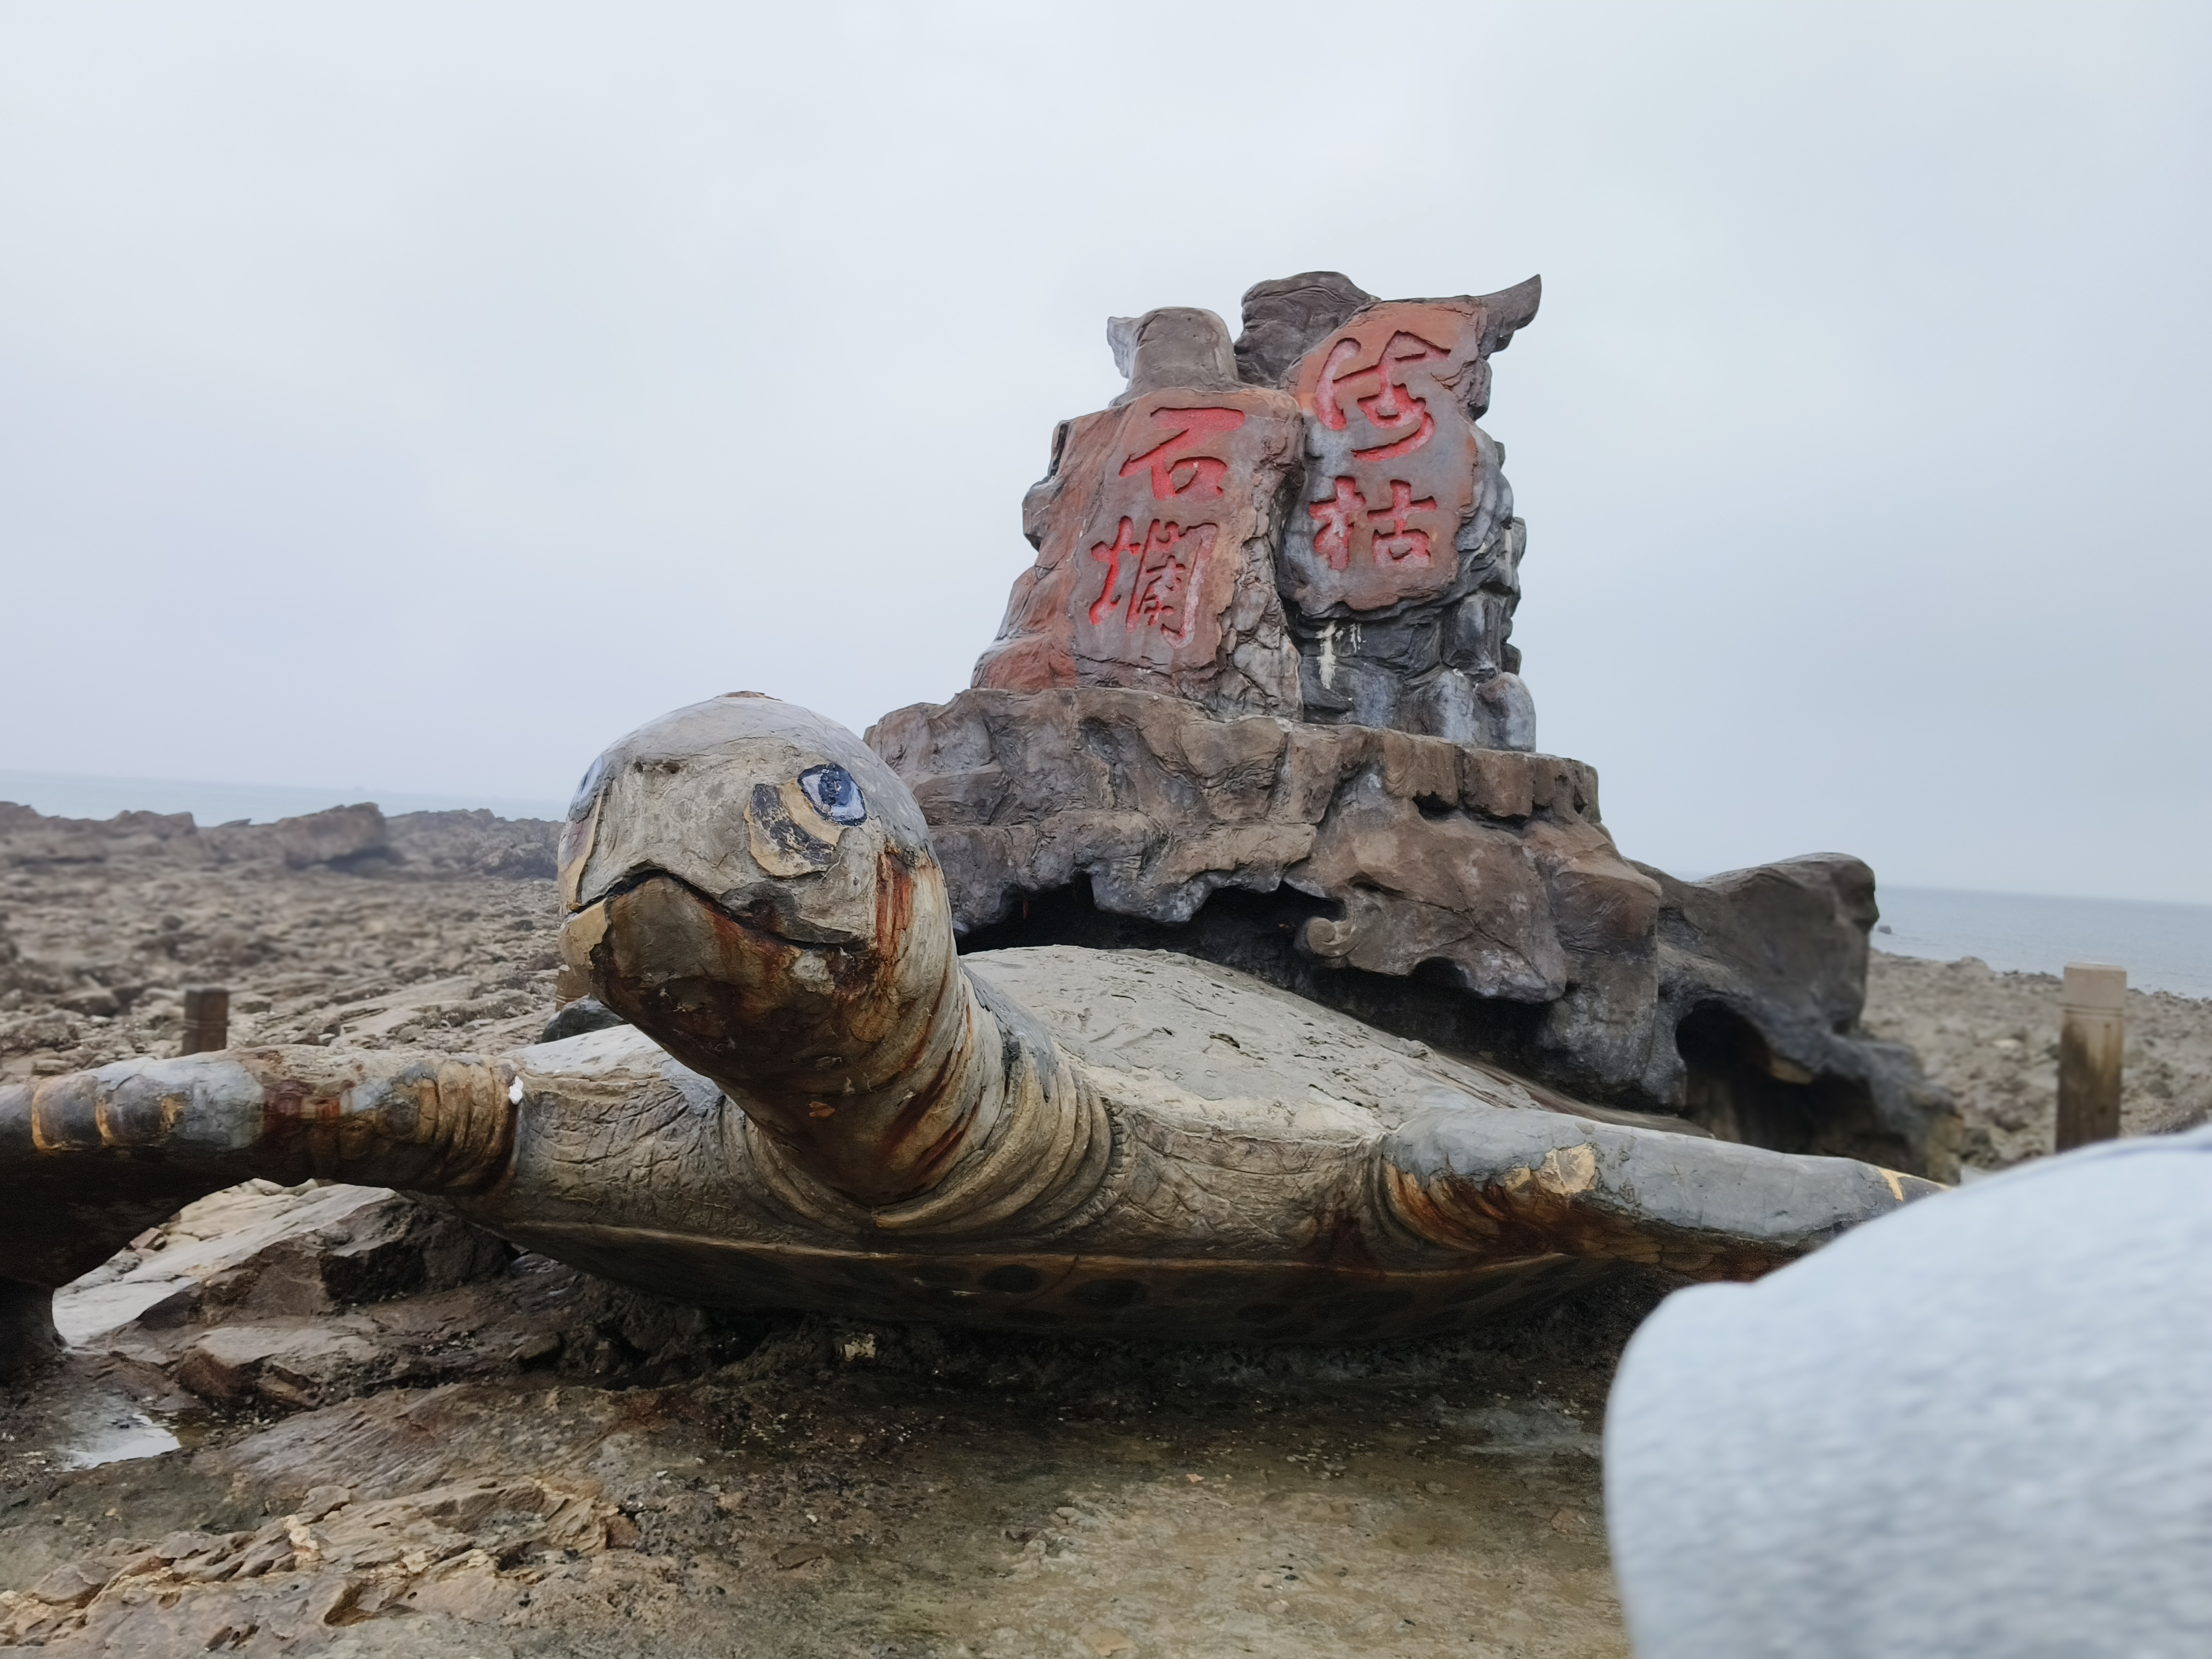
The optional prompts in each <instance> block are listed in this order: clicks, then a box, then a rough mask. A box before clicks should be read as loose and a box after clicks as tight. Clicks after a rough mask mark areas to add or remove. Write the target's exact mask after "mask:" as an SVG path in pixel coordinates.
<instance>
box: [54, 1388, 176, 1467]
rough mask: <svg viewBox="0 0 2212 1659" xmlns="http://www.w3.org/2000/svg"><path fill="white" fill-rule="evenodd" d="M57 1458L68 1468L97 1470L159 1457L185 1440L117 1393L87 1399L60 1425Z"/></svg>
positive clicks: (57, 1460) (56, 1449) (55, 1450)
mask: <svg viewBox="0 0 2212 1659" xmlns="http://www.w3.org/2000/svg"><path fill="white" fill-rule="evenodd" d="M59 1427H60V1434H59V1435H58V1444H57V1445H56V1446H55V1447H54V1450H53V1456H54V1461H55V1462H57V1463H58V1464H59V1465H60V1466H61V1467H62V1468H65V1469H96V1468H99V1467H100V1465H101V1464H103V1463H121V1462H127V1461H129V1460H130V1459H131V1458H135V1457H159V1456H161V1455H162V1454H163V1453H164V1452H173V1451H177V1450H179V1449H182V1448H183V1446H184V1442H183V1441H182V1440H180V1439H179V1438H178V1437H177V1434H176V1431H174V1430H173V1429H172V1428H171V1427H170V1426H169V1425H167V1424H166V1423H162V1422H161V1421H159V1420H158V1419H155V1418H153V1417H150V1416H149V1415H148V1414H147V1413H145V1412H143V1411H142V1410H140V1409H139V1408H138V1407H137V1406H134V1405H132V1404H131V1402H130V1401H127V1400H124V1399H120V1398H118V1397H117V1396H116V1395H97V1396H95V1397H94V1398H93V1399H90V1400H88V1401H84V1402H83V1403H82V1405H80V1406H79V1407H77V1408H76V1410H75V1411H73V1412H71V1413H70V1415H69V1417H68V1418H67V1419H65V1420H64V1422H63V1423H62V1424H61V1425H59Z"/></svg>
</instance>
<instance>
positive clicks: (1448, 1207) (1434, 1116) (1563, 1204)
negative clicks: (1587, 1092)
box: [1380, 1103, 1944, 1279]
mask: <svg viewBox="0 0 2212 1659" xmlns="http://www.w3.org/2000/svg"><path fill="white" fill-rule="evenodd" d="M1380 1152H1381V1160H1380V1170H1381V1175H1382V1188H1383V1193H1382V1199H1383V1203H1384V1205H1385V1206H1387V1207H1388V1208H1389V1211H1390V1212H1391V1213H1392V1215H1393V1216H1394V1217H1395V1218H1396V1219H1397V1220H1399V1221H1401V1222H1402V1223H1403V1224H1404V1225H1407V1226H1408V1227H1410V1228H1412V1229H1413V1231H1415V1232H1417V1233H1419V1235H1421V1236H1422V1237H1424V1238H1426V1239H1428V1240H1429V1241H1430V1242H1431V1243H1437V1244H1443V1245H1446V1246H1448V1247H1450V1248H1454V1249H1464V1250H1468V1251H1470V1252H1474V1253H1478V1254H1481V1255H1494V1256H1533V1255H1547V1254H1557V1255H1578V1256H1596V1257H1603V1258H1607V1259H1610V1260H1613V1261H1632V1262H1639V1263H1644V1264H1646V1265H1649V1266H1652V1267H1662V1268H1667V1269H1669V1270H1671V1271H1674V1272H1677V1273H1687V1274H1690V1275H1692V1277H1695V1278H1699V1279H1753V1278H1756V1277H1758V1276H1759V1274H1761V1273H1766V1272H1768V1271H1769V1270H1771V1269H1772V1268H1775V1267H1781V1266H1782V1265H1783V1264H1784V1263H1785V1262H1788V1261H1794V1260H1795V1259H1796V1258H1797V1257H1798V1256H1801V1255H1805V1254H1806V1253H1807V1252H1808V1251H1810V1250H1813V1249H1817V1248H1818V1247H1819V1246H1820V1245H1822V1244H1825V1243H1827V1242H1828V1241H1829V1240H1830V1239H1832V1238H1833V1237H1836V1236H1837V1235H1838V1234H1839V1233H1841V1232H1844V1231H1845V1230H1847V1229H1849V1228H1851V1227H1855V1226H1857V1225H1859V1224H1860V1223H1861V1222H1863V1221H1870V1220H1872V1219H1874V1218H1875V1217H1877V1216H1880V1215H1882V1214H1884V1213H1886V1212H1888V1211H1890V1210H1893V1209H1896V1208H1898V1207H1899V1206H1901V1205H1905V1204H1908V1203H1911V1202H1912V1201H1913V1200H1916V1199H1920V1198H1924V1197H1927V1196H1929V1194H1935V1193H1940V1192H1942V1191H1943V1190H1944V1189H1943V1188H1942V1187H1940V1186H1938V1185H1937V1184H1936V1182H1931V1181H1923V1180H1921V1179H1920V1178H1919V1177H1918V1176H1908V1175H1899V1174H1897V1173H1896V1172H1895V1171H1893V1170H1883V1169H1878V1168H1876V1167H1875V1165H1873V1164H1862V1163H1859V1162H1858V1161H1857V1160H1856V1159H1853V1158H1810V1157H1804V1156H1801V1155H1798V1154H1796V1153H1790V1152H1769V1151H1766V1150H1765V1149H1764V1148H1762V1147H1757V1146H1740V1145H1737V1144H1736V1143H1735V1142H1732V1141H1724V1140H1709V1139H1702V1138H1699V1137H1695V1136H1691V1135H1677V1134H1669V1133H1665V1132H1663V1131H1661V1130H1651V1129H1635V1128H1625V1127H1617V1126H1615V1125H1612V1124H1604V1123H1596V1122H1592V1121H1589V1120H1586V1119H1583V1118H1576V1117H1566V1116H1559V1115H1552V1114H1540V1113H1535V1112H1516V1111H1501V1110H1498V1109H1491V1108H1486V1107H1480V1106H1476V1105H1474V1104H1473V1103H1469V1105H1468V1106H1466V1107H1463V1108H1461V1107H1437V1108H1431V1109H1427V1110H1425V1111H1422V1112H1420V1113H1419V1114H1417V1115H1415V1116H1413V1118H1411V1119H1409V1120H1408V1121H1407V1122H1406V1123H1405V1124H1404V1125H1403V1126H1402V1127H1400V1128H1399V1129H1398V1130H1397V1131H1395V1133H1392V1134H1391V1135H1389V1137H1388V1138H1386V1139H1384V1141H1383V1144H1382V1146H1381V1149H1380Z"/></svg>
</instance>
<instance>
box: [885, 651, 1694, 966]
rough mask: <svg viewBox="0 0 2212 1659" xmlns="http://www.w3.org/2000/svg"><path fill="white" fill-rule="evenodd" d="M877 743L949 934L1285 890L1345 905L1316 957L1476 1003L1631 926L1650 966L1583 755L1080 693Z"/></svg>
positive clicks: (957, 707)
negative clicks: (1029, 905)
mask: <svg viewBox="0 0 2212 1659" xmlns="http://www.w3.org/2000/svg"><path fill="white" fill-rule="evenodd" d="M869 740H870V742H871V743H872V744H873V745H874V746H875V747H876V749H877V750H878V752H879V753H881V754H882V755H883V756H884V758H885V759H886V760H887V761H889V762H890V764H891V766H892V769H894V770H896V771H897V772H898V773H899V774H900V775H902V777H903V778H904V779H905V780H906V781H907V783H908V786H909V787H911V788H913V789H914V791H915V798H916V799H917V800H918V801H919V802H920V803H921V808H922V811H923V812H924V814H925V815H926V816H927V817H928V818H929V820H930V826H931V835H932V838H933V842H934V844H935V846H936V848H937V854H938V857H939V860H941V861H942V862H943V864H944V866H945V872H946V876H947V879H948V881H949V883H950V884H951V890H952V894H953V902H954V914H955V917H956V920H957V923H958V925H959V926H961V927H963V928H974V927H981V926H985V925H987V924H989V923H992V922H995V921H1000V920H1001V919H1002V918H1004V917H1005V916H1006V914H1007V912H1008V910H1009V909H1010V908H1012V906H1014V905H1016V904H1017V903H1018V902H1019V901H1020V900H1021V898H1022V897H1024V896H1028V895H1034V894H1039V893H1047V892H1051V891H1054V890H1057V889H1060V888H1064V887H1066V886H1067V885H1069V884H1071V883H1072V882H1073V881H1074V880H1075V879H1076V878H1077V877H1078V876H1083V877H1086V878H1089V881H1090V883H1091V892H1092V894H1093V895H1094V896H1095V898H1096V901H1097V903H1098V904H1099V905H1100V906H1101V907H1103V908H1106V909H1109V910H1112V911H1115V912H1117V913H1120V914H1122V915H1133V916H1141V917H1144V918H1146V919H1147V920H1150V921H1161V922H1169V923H1180V922H1185V921H1189V920H1190V918H1191V917H1192V916H1193V915H1194V914H1195V913H1196V912H1197V910H1198V908H1199V907H1200V905H1202V904H1203V903H1205V902H1206V899H1207V898H1208V897H1209V896H1211V895H1212V893H1214V892H1216V891H1217V890H1220V889H1222V888H1225V887H1235V888H1242V889H1245V890H1250V891H1255V892H1270V891H1273V890H1275V889H1276V888H1277V887H1279V886H1285V885H1286V886H1288V887H1290V888H1291V889H1292V890H1296V891H1298V892H1302V893H1305V894H1308V895H1310V896H1314V897H1316V898H1322V899H1327V900H1332V901H1335V902H1337V903H1338V904H1339V905H1340V906H1341V908H1342V914H1341V915H1339V916H1335V917H1322V916H1316V917H1315V918H1313V919H1312V920H1311V921H1309V922H1308V923H1307V925H1306V927H1305V928H1304V933H1303V934H1302V937H1301V943H1302V945H1304V948H1305V949H1306V950H1308V951H1310V952H1312V953H1313V954H1314V955H1316V957H1322V958H1324V959H1326V960H1328V961H1331V962H1339V963H1345V964H1346V965H1349V966H1352V967H1357V968H1363V969H1368V970H1370V971H1371V972H1375V973H1383V974H1398V975H1405V974H1411V973H1413V972H1414V971H1415V970H1416V969H1421V968H1424V967H1427V968H1428V969H1429V970H1430V971H1431V972H1438V971H1441V972H1444V973H1446V974H1448V975H1449V976H1450V977H1451V978H1452V979H1453V981H1455V982H1456V983H1459V984H1461V985H1462V986H1464V987H1465V988H1467V989H1468V990H1471V991H1474V993H1475V994H1478V995H1482V996H1494V997H1506V998H1510V999H1515V1000H1523V1001H1543V1000H1550V999H1552V998H1555V997H1557V996H1559V994H1561V993H1562V992H1563V991H1564V990H1565V987H1566V985H1567V982H1568V978H1569V961H1570V957H1571V954H1572V953H1573V951H1576V950H1578V949H1581V948H1584V946H1585V945H1595V946H1598V947H1600V948H1610V947H1613V946H1615V945H1618V943H1619V935H1620V933H1621V932H1622V927H1621V923H1620V917H1621V916H1622V915H1633V916H1639V917H1640V918H1641V920H1642V927H1641V930H1640V933H1641V937H1642V939H1643V941H1644V945H1645V947H1646V949H1647V951H1648V948H1649V939H1650V924H1651V921H1652V919H1653V918H1654V917H1655V916H1656V911H1657V899H1658V894H1657V889H1656V886H1655V885H1654V884H1652V883H1651V881H1650V879H1649V878H1646V877H1644V876H1643V875H1641V874H1639V873H1638V872H1636V871H1635V870H1634V869H1632V868H1631V867H1630V866H1628V865H1627V864H1626V863H1625V862H1624V861H1623V860H1621V859H1620V856H1619V854H1616V853H1615V852H1614V850H1613V843H1612V841H1611V839H1610V838H1609V837H1608V836H1607V835H1606V833H1605V830H1604V829H1603V828H1602V826H1601V824H1600V823H1599V822H1598V818H1597V780H1596V776H1595V774H1594V773H1593V772H1592V771H1591V770H1590V769H1589V768H1588V767H1586V766H1583V764H1582V763H1579V762H1577V761H1569V760H1560V759H1558V758H1556V757H1552V756H1541V755H1522V754H1513V753H1508V752H1504V751H1500V750H1471V749H1466V748H1462V747H1461V746H1460V745H1457V744H1449V743H1445V742H1443V741H1441V740H1440V739H1437V738H1421V737H1416V736H1413V735H1412V734H1410V733H1407V732H1391V731H1383V730H1373V729H1369V728H1364V727H1359V726H1310V725H1304V724H1301V723H1296V722H1292V721H1289V720H1280V719H1276V718H1269V717H1250V718H1246V719H1242V720H1213V719H1211V718H1209V717H1208V716H1207V715H1206V713H1205V712H1204V711H1203V710H1201V709H1199V708H1194V706H1192V705H1191V704H1189V703H1188V702H1182V701H1180V700H1177V699H1173V698H1166V697H1158V696H1149V695H1146V694H1144V693H1136V692H1125V691H1113V690H1104V689H1095V688H1089V687H1085V688H1079V689H1075V690H1066V691H1056V692H1048V693H1042V694H1035V695H1027V696H1024V695H1018V694H1007V693H1003V692H989V691H967V692H963V693H962V694H960V696H957V697H955V698H954V699H953V700H952V702H950V703H948V704H946V705H945V706H944V707H942V708H937V707H933V706H930V705H926V704H924V705H917V706H915V707H914V708H903V709H900V710H898V711H896V713H894V714H888V715H886V716H884V719H883V720H881V721H880V722H878V725H877V726H875V727H874V728H873V729H872V731H871V732H870V733H869Z"/></svg>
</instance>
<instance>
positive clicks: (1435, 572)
mask: <svg viewBox="0 0 2212 1659" xmlns="http://www.w3.org/2000/svg"><path fill="white" fill-rule="evenodd" d="M1485 309H1486V308H1485V307H1484V305H1483V303H1482V301H1480V300H1439V301H1401V302H1396V303H1389V304H1383V305H1376V306H1371V307H1369V308H1368V309H1367V310H1365V311H1364V312H1361V313H1359V314H1358V316H1356V317H1353V318H1352V319H1349V320H1348V321H1347V322H1346V324H1345V325H1344V326H1343V327H1341V328H1340V329H1338V330H1336V331H1333V332H1331V333H1329V334H1328V335H1326V336H1325V337H1323V338H1322V342H1321V343H1320V344H1318V345H1316V346H1315V347H1314V348H1313V349H1311V350H1310V351H1309V352H1307V353H1306V355H1305V356H1304V359H1303V360H1302V361H1301V362H1300V363H1299V365H1298V369H1297V378H1296V379H1295V380H1294V381H1293V382H1292V386H1293V388H1294V390H1295V392H1296V393H1297V400H1298V408H1299V410H1300V411H1301V412H1302V413H1303V414H1304V416H1305V417H1306V420H1307V427H1306V441H1307V468H1306V490H1305V502H1304V507H1303V510H1302V511H1300V512H1297V513H1292V514H1291V519H1290V522H1289V524H1288V525H1287V526H1285V536H1284V543H1283V568H1284V575H1285V579H1286V580H1287V581H1288V583H1289V585H1290V587H1291V597H1292V599H1293V600H1294V601H1295V602H1296V603H1297V605H1298V606H1299V607H1300V608H1301V609H1302V610H1304V611H1307V612H1308V613H1310V614H1317V613H1319V612H1322V611H1327V610H1328V608H1329V607H1330V606H1332V605H1345V606H1347V607H1349V608H1350V609H1351V610H1352V611H1379V610H1382V609H1383V608H1384V607H1386V606H1389V605H1397V604H1400V603H1401V602H1403V601H1406V600H1409V599H1435V598H1437V597H1439V596H1440V595H1442V594H1443V593H1445V592H1449V590H1450V588H1451V586H1452V585H1453V583H1454V582H1455V580H1457V579H1458V576H1459V572H1460V555H1459V550H1458V549H1457V548H1456V547H1455V545H1454V544H1455V540H1456V538H1458V535H1459V532H1460V529H1461V526H1462V525H1463V524H1464V523H1465V522H1466V521H1467V520H1468V515H1469V514H1470V513H1472V512H1473V510H1474V506H1475V502H1476V500H1477V497H1478V495H1479V494H1480V479H1481V476H1482V473H1483V471H1484V470H1485V468H1486V466H1488V465H1494V462H1492V460H1491V459H1490V458H1489V457H1488V456H1486V454H1485V453H1484V445H1483V444H1482V441H1481V437H1480V434H1479V433H1478V432H1477V431H1476V429H1475V424H1474V416H1473V415H1472V414H1471V413H1469V412H1468V404H1469V402H1470V400H1471V399H1472V398H1473V397H1474V394H1475V392H1477V390H1478V385H1477V383H1478V380H1480V378H1481V377H1482V373H1483V369H1484V367H1485V365H1484V363H1483V361H1482V359H1483V347H1484V336H1485V333H1486V326H1487V321H1486V315H1485Z"/></svg>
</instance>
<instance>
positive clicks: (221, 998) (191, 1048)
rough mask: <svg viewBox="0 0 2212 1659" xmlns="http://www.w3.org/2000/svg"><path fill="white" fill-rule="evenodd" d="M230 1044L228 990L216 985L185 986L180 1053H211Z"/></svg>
mask: <svg viewBox="0 0 2212 1659" xmlns="http://www.w3.org/2000/svg"><path fill="white" fill-rule="evenodd" d="M229 1047H230V993H229V992H228V991H227V990H226V989H224V988H223V987H222V986H220V985H191V986H187V987H185V1040H184V1044H183V1046H182V1047H181V1048H179V1049H178V1050H177V1052H178V1053H179V1054H212V1053H214V1052H215V1051H216V1049H218V1048H229Z"/></svg>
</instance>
